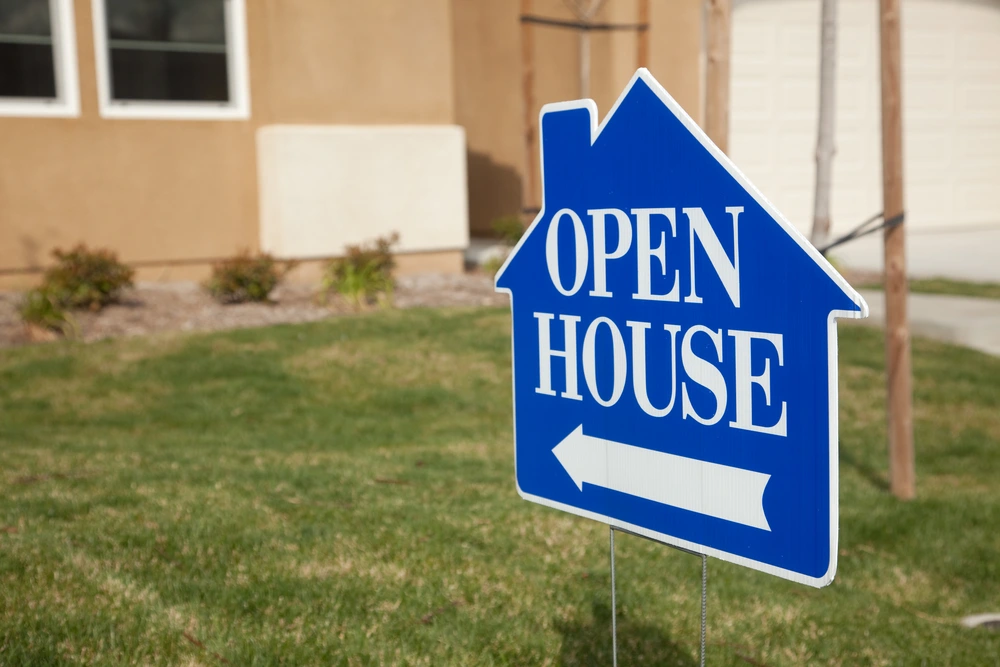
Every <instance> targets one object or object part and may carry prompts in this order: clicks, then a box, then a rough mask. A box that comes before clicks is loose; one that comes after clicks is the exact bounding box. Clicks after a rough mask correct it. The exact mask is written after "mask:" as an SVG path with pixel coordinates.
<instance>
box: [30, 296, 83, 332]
mask: <svg viewBox="0 0 1000 667" xmlns="http://www.w3.org/2000/svg"><path fill="white" fill-rule="evenodd" d="M20 313H21V319H22V320H24V321H25V322H26V323H27V324H32V325H34V326H36V327H39V328H41V329H45V330H47V331H56V332H59V333H61V334H62V335H64V336H72V335H74V334H75V333H76V322H75V321H74V320H73V318H72V317H71V316H70V315H69V313H67V312H66V310H65V309H64V308H63V306H62V305H60V304H59V302H58V300H57V299H56V298H55V297H54V296H53V295H52V294H50V293H49V292H48V291H46V290H45V289H44V288H42V287H39V288H37V289H33V290H31V291H30V292H28V293H27V294H25V295H24V300H23V301H21V304H20Z"/></svg>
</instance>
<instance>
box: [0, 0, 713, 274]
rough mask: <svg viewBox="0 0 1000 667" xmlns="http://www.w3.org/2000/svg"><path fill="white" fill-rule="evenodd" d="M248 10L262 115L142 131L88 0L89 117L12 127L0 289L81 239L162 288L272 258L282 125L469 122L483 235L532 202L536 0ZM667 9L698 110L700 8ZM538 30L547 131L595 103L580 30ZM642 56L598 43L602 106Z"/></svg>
mask: <svg viewBox="0 0 1000 667" xmlns="http://www.w3.org/2000/svg"><path fill="white" fill-rule="evenodd" d="M246 4H247V7H246V9H247V29H248V43H249V59H250V64H249V71H250V89H251V100H252V103H251V118H250V119H249V120H247V121H213V122H205V121H153V120H143V121H139V120H105V119H102V118H100V117H99V114H98V109H97V91H96V80H95V68H94V48H93V26H92V20H91V3H90V0H77V1H76V3H75V18H76V27H77V29H76V37H77V45H78V62H79V65H78V71H79V79H80V96H81V116H80V117H79V118H75V119H27V118H0V147H2V148H3V150H2V151H0V285H9V284H11V282H15V283H16V282H21V283H24V282H25V281H31V280H34V279H36V277H35V276H30V275H28V276H27V277H25V276H22V275H14V276H11V275H9V274H6V273H5V271H9V270H11V269H15V270H16V269H24V268H29V267H40V266H42V265H44V264H46V263H47V262H48V261H49V253H50V251H51V249H52V248H54V247H66V246H69V245H72V244H73V243H76V242H77V241H80V240H86V241H87V242H88V243H90V244H91V245H94V246H107V247H110V248H113V249H115V250H117V251H118V252H119V253H120V255H121V257H122V258H123V259H124V260H126V261H130V262H152V263H154V266H152V267H147V268H143V269H142V271H141V272H140V275H141V276H142V277H157V278H161V279H167V278H172V277H191V276H199V275H203V274H204V272H205V270H206V268H207V264H205V263H200V264H199V263H197V262H196V264H195V265H194V266H183V265H178V264H177V262H191V261H196V260H199V259H206V258H216V257H220V256H226V255H230V254H232V253H233V252H235V251H236V250H237V249H240V248H248V249H251V250H254V249H256V248H257V239H258V217H259V212H258V191H257V177H256V173H257V154H256V147H255V140H254V137H255V133H256V131H257V129H258V128H260V127H262V126H266V125H271V124H278V123H284V124H459V125H463V126H464V127H465V128H466V135H467V141H468V154H467V160H468V172H469V195H470V197H469V207H470V218H471V227H472V230H473V231H474V232H483V231H488V230H489V225H490V222H491V221H492V220H493V219H495V218H496V217H498V216H500V215H504V214H509V213H517V212H518V211H519V210H520V207H521V202H522V187H523V182H522V179H523V174H524V171H525V164H526V160H527V153H526V149H525V144H524V107H523V105H524V96H523V89H522V82H521V76H522V73H521V26H520V23H519V22H518V15H519V12H520V0H489V1H488V2H487V1H485V0H422V1H421V2H419V3H418V2H413V1H412V0H378V2H374V1H372V2H369V1H367V0H366V1H364V2H362V1H360V0H247V3H246ZM534 4H535V7H534V10H533V11H534V13H535V14H538V15H541V16H550V17H557V18H570V14H569V12H568V11H567V9H566V6H565V4H564V3H563V2H562V0H535V3H534ZM650 4H651V7H652V16H651V23H652V29H651V35H650V69H651V70H652V72H653V74H654V75H655V76H657V78H659V79H660V81H661V82H662V83H663V84H664V85H665V86H666V87H667V89H668V90H670V92H671V93H672V94H673V95H674V97H676V98H677V100H678V101H679V102H680V103H681V104H682V105H683V106H685V108H687V109H688V110H689V111H690V112H692V114H693V115H694V116H695V118H698V117H699V114H700V109H699V101H700V97H701V92H700V88H699V81H700V75H699V68H698V51H699V44H700V38H701V24H700V21H701V14H700V0H652V1H651V3H650ZM636 8H637V3H636V0H608V4H607V6H606V9H605V10H604V11H603V12H602V14H601V16H599V17H597V20H602V21H614V22H631V21H634V20H635V19H636V16H637V9H636ZM533 32H534V36H535V54H536V63H537V66H536V72H535V86H534V99H535V104H534V108H533V109H532V114H531V115H532V118H533V119H536V122H537V114H538V111H539V109H540V107H541V105H543V104H545V103H547V102H552V101H559V100H566V99H573V98H576V97H577V96H578V84H577V72H578V58H579V52H578V47H577V38H576V34H575V33H574V32H573V31H571V30H565V29H558V28H548V27H535V28H533ZM635 53H636V46H635V35H634V34H629V33H616V34H613V35H612V34H607V33H594V34H593V45H592V64H593V73H592V96H593V97H594V98H595V99H596V101H597V103H598V107H599V110H600V113H601V114H604V113H606V112H607V110H608V108H609V107H610V105H611V103H613V101H614V99H615V98H616V96H617V95H618V92H619V91H620V90H621V88H622V86H623V85H624V84H625V82H626V81H627V80H628V78H629V77H630V76H631V73H632V72H633V71H634V68H635ZM531 159H532V160H534V161H537V160H538V155H537V152H536V153H535V154H534V155H533V156H532V158H531ZM452 261H453V260H449V262H452ZM157 262H160V263H161V264H156V263H157Z"/></svg>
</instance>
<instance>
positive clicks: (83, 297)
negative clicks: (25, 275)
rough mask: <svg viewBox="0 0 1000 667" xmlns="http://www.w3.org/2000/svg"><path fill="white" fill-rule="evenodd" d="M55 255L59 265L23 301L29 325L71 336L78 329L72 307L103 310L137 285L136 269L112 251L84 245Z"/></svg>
mask: <svg viewBox="0 0 1000 667" xmlns="http://www.w3.org/2000/svg"><path fill="white" fill-rule="evenodd" d="M52 256H53V257H54V258H55V259H56V264H55V265H54V266H53V267H52V268H50V269H48V270H47V271H46V272H45V275H44V277H43V278H42V284H41V285H40V286H39V287H37V288H35V289H33V290H31V291H29V292H28V293H27V294H26V295H25V297H24V300H23V301H22V302H21V308H20V310H21V318H22V319H23V320H24V321H25V322H27V323H28V324H33V325H35V326H38V327H41V328H43V329H48V330H52V331H59V332H61V333H63V334H65V335H68V334H69V333H71V332H72V330H74V329H75V324H74V322H73V319H72V317H71V316H70V315H69V313H68V312H67V311H68V310H71V309H87V310H91V311H94V312H96V311H99V310H100V309H102V308H104V307H105V306H107V305H108V304H111V303H115V302H116V301H118V300H119V299H120V298H121V294H122V292H123V291H124V290H125V289H126V288H129V287H131V286H132V284H133V283H132V279H133V277H134V275H135V271H134V270H133V269H131V268H130V267H128V266H126V265H125V264H122V263H121V262H120V261H118V256H117V255H116V254H115V253H114V252H112V251H110V250H104V249H97V250H90V249H88V248H87V247H86V246H85V245H83V244H80V245H77V246H76V247H74V248H73V249H71V250H69V251H68V252H64V251H62V250H59V249H56V250H54V251H53V252H52Z"/></svg>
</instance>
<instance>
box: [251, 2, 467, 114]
mask: <svg viewBox="0 0 1000 667" xmlns="http://www.w3.org/2000/svg"><path fill="white" fill-rule="evenodd" d="M249 3H250V4H252V5H256V6H257V9H258V20H259V22H260V26H259V28H260V29H259V30H258V32H257V36H258V37H259V39H258V40H257V42H256V44H255V45H254V44H252V45H251V48H252V53H251V63H250V66H251V69H254V70H256V71H257V73H258V75H259V76H260V77H261V78H263V79H265V80H266V85H267V94H266V95H259V94H257V91H256V90H255V91H254V102H255V104H259V108H258V109H257V110H256V117H257V118H258V119H259V120H261V121H262V122H263V123H264V124H271V123H304V124H314V125H315V124H322V123H345V124H365V125H370V124H386V123H401V124H422V123H432V124H448V123H452V122H454V117H455V98H454V93H453V77H452V41H451V0H420V1H419V2H414V1H413V0H377V1H375V2H373V1H369V0H249Z"/></svg>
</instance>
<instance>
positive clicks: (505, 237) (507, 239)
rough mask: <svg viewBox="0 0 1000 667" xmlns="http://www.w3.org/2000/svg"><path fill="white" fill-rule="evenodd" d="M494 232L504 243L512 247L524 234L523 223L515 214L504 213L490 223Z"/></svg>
mask: <svg viewBox="0 0 1000 667" xmlns="http://www.w3.org/2000/svg"><path fill="white" fill-rule="evenodd" d="M491 227H493V231H494V233H496V235H497V236H499V237H500V240H502V241H503V242H504V243H505V244H506V245H509V246H510V247H514V246H516V245H517V242H518V241H520V240H521V237H522V236H524V223H523V222H521V217H520V216H517V215H505V216H502V217H499V218H497V219H496V220H494V221H493V222H492V224H491Z"/></svg>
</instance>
